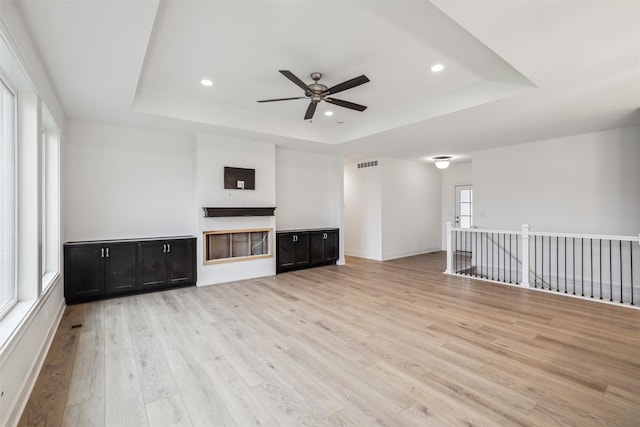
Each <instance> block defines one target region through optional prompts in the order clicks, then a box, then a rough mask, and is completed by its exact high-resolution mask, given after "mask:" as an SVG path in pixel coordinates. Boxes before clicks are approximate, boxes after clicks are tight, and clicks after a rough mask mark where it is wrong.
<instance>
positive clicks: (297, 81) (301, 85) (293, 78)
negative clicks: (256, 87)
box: [279, 70, 309, 93]
mask: <svg viewBox="0 0 640 427" xmlns="http://www.w3.org/2000/svg"><path fill="white" fill-rule="evenodd" d="M279 71H280V74H282V75H283V76H285V77H286V78H288V79H289V80H291V81H292V82H293V83H295V84H296V86H298V87H299V88H300V89H302V90H304V93H307V92H309V86H307V85H306V84H305V83H304V82H303V81H302V80H300V79H299V78H298V77H296V75H295V74H293V73H292V72H291V71H288V70H279Z"/></svg>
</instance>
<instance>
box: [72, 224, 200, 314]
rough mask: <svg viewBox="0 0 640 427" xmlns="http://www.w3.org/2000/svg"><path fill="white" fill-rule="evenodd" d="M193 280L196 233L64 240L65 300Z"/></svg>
mask: <svg viewBox="0 0 640 427" xmlns="http://www.w3.org/2000/svg"><path fill="white" fill-rule="evenodd" d="M195 283H196V238H195V237H193V236H189V237H168V238H160V239H138V240H101V241H89V242H70V243H65V244H64V296H65V299H66V301H67V304H73V303H78V302H82V301H90V300H96V299H102V298H110V297H113V296H121V295H127V294H134V293H141V292H149V291H157V290H164V289H170V288H175V287H178V286H190V285H195Z"/></svg>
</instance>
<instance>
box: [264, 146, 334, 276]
mask: <svg viewBox="0 0 640 427" xmlns="http://www.w3.org/2000/svg"><path fill="white" fill-rule="evenodd" d="M343 205H344V182H343V163H342V157H341V156H340V155H337V154H320V153H308V152H302V151H295V150H288V149H281V148H276V206H277V209H276V218H277V221H278V230H295V229H303V228H324V227H334V228H340V229H341V230H340V242H341V247H340V259H339V260H338V264H343V263H344V230H343V211H344V209H343Z"/></svg>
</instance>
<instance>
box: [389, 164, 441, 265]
mask: <svg viewBox="0 0 640 427" xmlns="http://www.w3.org/2000/svg"><path fill="white" fill-rule="evenodd" d="M381 165H382V174H383V175H382V259H384V260H387V259H393V258H400V257H405V256H410V255H417V254H421V253H425V252H433V251H436V250H439V249H440V246H441V235H440V231H439V230H440V229H439V227H440V224H441V221H440V218H441V207H440V206H441V197H440V181H441V176H440V170H438V169H437V168H435V167H434V166H433V164H426V163H423V162H410V161H402V160H396V159H388V158H385V159H383V160H382V161H381Z"/></svg>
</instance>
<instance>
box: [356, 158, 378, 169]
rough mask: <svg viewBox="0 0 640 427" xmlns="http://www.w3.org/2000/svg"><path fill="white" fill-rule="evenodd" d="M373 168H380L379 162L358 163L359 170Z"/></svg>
mask: <svg viewBox="0 0 640 427" xmlns="http://www.w3.org/2000/svg"><path fill="white" fill-rule="evenodd" d="M373 166H378V161H377V160H373V161H371V162H364V163H358V169H362V168H371V167H373Z"/></svg>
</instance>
